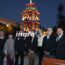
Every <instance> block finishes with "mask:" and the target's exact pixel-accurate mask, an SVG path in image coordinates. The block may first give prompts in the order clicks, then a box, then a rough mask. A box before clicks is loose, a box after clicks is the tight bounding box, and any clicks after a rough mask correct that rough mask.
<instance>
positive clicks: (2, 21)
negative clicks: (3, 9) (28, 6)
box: [0, 18, 17, 32]
mask: <svg viewBox="0 0 65 65" xmlns="http://www.w3.org/2000/svg"><path fill="white" fill-rule="evenodd" d="M13 27H17V23H16V21H12V20H9V19H6V18H0V30H4V31H6V32H13Z"/></svg>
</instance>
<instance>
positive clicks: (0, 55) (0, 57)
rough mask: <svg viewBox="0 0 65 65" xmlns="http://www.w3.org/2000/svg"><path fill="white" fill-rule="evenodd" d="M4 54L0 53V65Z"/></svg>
mask: <svg viewBox="0 0 65 65" xmlns="http://www.w3.org/2000/svg"><path fill="white" fill-rule="evenodd" d="M3 59H4V54H3V53H0V65H3Z"/></svg>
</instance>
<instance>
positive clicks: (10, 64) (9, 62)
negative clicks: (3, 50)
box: [7, 55, 14, 65]
mask: <svg viewBox="0 0 65 65" xmlns="http://www.w3.org/2000/svg"><path fill="white" fill-rule="evenodd" d="M13 61H14V60H12V59H11V58H10V56H9V55H7V65H13Z"/></svg>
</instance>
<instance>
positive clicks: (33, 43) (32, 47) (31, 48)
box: [28, 34, 38, 65]
mask: <svg viewBox="0 0 65 65" xmlns="http://www.w3.org/2000/svg"><path fill="white" fill-rule="evenodd" d="M37 44H38V39H37V37H36V36H35V34H34V35H33V36H32V38H31V37H30V43H29V44H28V55H29V65H34V61H35V57H36V53H37Z"/></svg>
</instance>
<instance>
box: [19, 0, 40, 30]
mask: <svg viewBox="0 0 65 65" xmlns="http://www.w3.org/2000/svg"><path fill="white" fill-rule="evenodd" d="M39 16H40V13H39V11H38V10H37V8H36V4H35V3H33V2H32V0H30V3H29V4H26V8H25V10H24V11H23V12H22V18H21V20H22V22H20V28H21V29H23V30H35V31H38V30H39V28H40V22H39V21H40V18H39Z"/></svg>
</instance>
